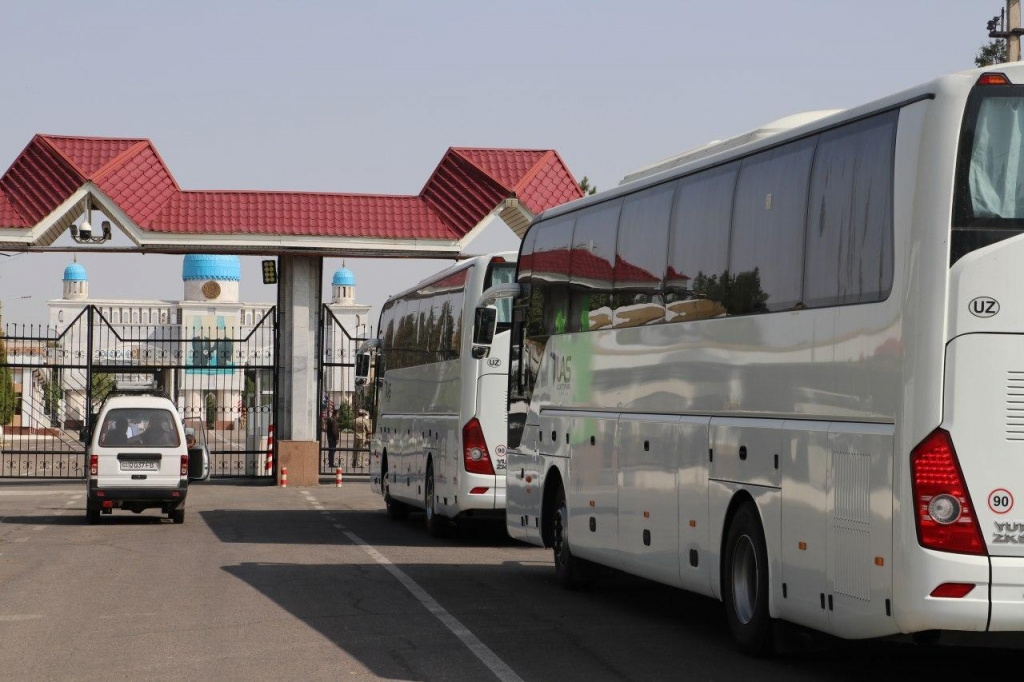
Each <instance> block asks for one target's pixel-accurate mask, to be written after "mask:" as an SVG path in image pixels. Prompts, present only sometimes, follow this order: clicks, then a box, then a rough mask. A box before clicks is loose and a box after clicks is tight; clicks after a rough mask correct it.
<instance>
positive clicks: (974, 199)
mask: <svg viewBox="0 0 1024 682" xmlns="http://www.w3.org/2000/svg"><path fill="white" fill-rule="evenodd" d="M955 186H956V196H955V198H954V204H953V239H952V250H951V257H950V264H953V263H955V262H956V261H957V260H959V259H960V258H962V257H963V256H964V255H966V254H968V253H970V252H971V251H974V250H976V249H979V248H982V247H984V246H988V245H989V244H994V243H996V242H998V241H1002V240H1003V239H1006V238H1008V237H1012V236H1015V235H1018V234H1020V233H1021V231H1024V86H1019V85H984V86H979V87H978V88H976V89H975V90H974V92H972V93H971V96H970V97H969V98H968V100H967V110H966V112H965V115H964V127H963V131H962V133H961V135H960V148H959V152H958V158H957V171H956V185H955Z"/></svg>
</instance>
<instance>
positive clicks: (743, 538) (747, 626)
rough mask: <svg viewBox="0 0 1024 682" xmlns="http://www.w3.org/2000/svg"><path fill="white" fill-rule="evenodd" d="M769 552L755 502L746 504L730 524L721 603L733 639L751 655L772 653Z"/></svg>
mask: <svg viewBox="0 0 1024 682" xmlns="http://www.w3.org/2000/svg"><path fill="white" fill-rule="evenodd" d="M768 585H769V582H768V550H767V547H766V544H765V539H764V530H763V529H762V528H761V521H760V519H759V518H758V514H757V508H756V507H755V506H754V504H753V503H752V502H746V503H744V504H743V505H742V506H741V507H740V508H739V509H738V510H737V511H736V514H735V515H734V516H733V518H732V523H730V524H729V533H728V536H727V537H726V541H725V552H724V557H723V561H722V601H723V603H724V604H725V616H726V620H728V622H729V629H730V630H731V631H732V636H733V639H735V640H736V644H737V646H738V647H739V649H740V651H741V652H743V653H744V654H747V655H748V656H765V655H768V654H770V653H771V651H772V642H773V636H772V633H773V629H772V619H771V616H770V615H769V613H768Z"/></svg>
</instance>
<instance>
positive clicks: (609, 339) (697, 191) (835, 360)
mask: <svg viewBox="0 0 1024 682" xmlns="http://www.w3.org/2000/svg"><path fill="white" fill-rule="evenodd" d="M994 71H995V72H996V73H987V72H983V71H980V70H979V71H970V72H966V73H960V74H956V75H952V76H947V77H943V78H939V79H938V80H935V81H933V82H930V83H928V84H926V85H923V86H921V87H917V88H913V89H911V90H908V91H905V92H902V93H899V94H897V95H894V96H892V97H888V98H885V99H882V100H879V101H877V102H873V103H871V104H868V105H865V106H861V107H857V108H855V109H851V110H848V111H845V112H841V113H837V114H831V115H828V116H826V117H824V118H821V119H819V120H816V121H814V122H812V123H808V124H805V125H801V126H799V127H797V128H794V129H791V130H789V131H786V132H779V133H778V134H775V135H772V136H769V137H767V138H765V139H760V140H755V141H751V142H747V143H745V144H740V145H739V146H735V145H734V144H723V145H721V146H720V147H717V148H716V147H710V148H708V149H706V150H704V151H703V152H698V153H695V154H691V155H690V157H689V159H690V160H689V161H686V162H685V163H683V164H682V165H680V166H678V167H676V168H671V169H670V170H665V171H661V172H658V173H657V174H654V175H650V176H649V177H646V178H642V179H639V180H636V181H633V182H629V183H628V184H625V185H622V186H620V187H618V188H616V189H614V190H612V191H608V192H604V193H601V194H598V195H595V196H592V197H588V198H585V199H582V200H580V201H577V202H575V203H573V204H568V205H566V206H564V207H559V208H555V209H553V210H550V211H548V212H546V213H544V214H543V215H541V216H539V217H538V218H537V219H536V220H535V222H534V223H533V225H532V226H531V227H530V229H529V232H528V233H527V235H526V237H525V239H524V242H523V244H522V248H521V251H520V256H519V266H518V274H517V282H518V285H519V291H518V294H517V297H516V298H515V300H514V311H513V330H512V348H511V357H512V359H513V361H514V362H513V367H512V371H511V372H510V381H509V387H510V388H509V435H508V447H509V461H508V509H507V525H508V531H509V533H510V534H511V535H512V536H514V537H516V538H519V539H521V540H525V541H527V542H531V543H534V544H537V545H544V546H548V547H553V548H554V556H555V564H556V571H557V575H558V577H559V578H560V580H561V581H563V582H565V583H572V582H573V581H575V580H579V579H580V578H581V576H583V575H584V572H585V570H586V569H587V568H588V562H596V563H598V564H604V565H607V566H613V567H616V568H619V569H623V570H625V571H628V572H630V573H633V574H636V575H639V576H645V577H647V578H651V579H653V580H656V581H660V582H663V583H668V584H670V585H677V586H679V587H682V588H685V589H687V590H692V591H694V592H698V593H701V594H705V595H710V596H712V597H716V598H719V599H721V600H722V601H723V602H724V604H725V607H726V611H727V614H728V621H729V623H730V626H731V629H732V632H733V634H734V635H735V637H736V639H737V640H738V642H739V643H740V646H741V648H742V649H743V650H745V651H747V652H752V653H759V652H764V651H765V650H766V649H768V648H769V647H770V642H771V639H770V637H769V632H770V630H771V627H770V626H771V624H772V621H773V620H775V619H778V620H785V621H790V622H793V623H797V624H801V625H804V626H808V627H810V628H814V629H818V630H822V631H827V632H830V633H833V634H835V635H839V636H841V637H847V638H867V637H876V636H884V635H890V634H896V633H927V636H928V637H929V638H930V637H931V636H932V631H936V630H960V631H1000V630H1001V631H1006V630H1017V631H1019V630H1024V296H1022V295H1020V292H1021V291H1024V190H1022V188H1021V183H1022V182H1024V66H1000V67H998V68H996V69H994ZM755 137H757V136H750V137H749V138H748V139H752V138H755ZM730 147H731V148H730ZM722 150H724V151H722ZM668 165H672V164H668ZM520 358H521V361H520ZM1018 501H1019V502H1020V505H1017V502H1018Z"/></svg>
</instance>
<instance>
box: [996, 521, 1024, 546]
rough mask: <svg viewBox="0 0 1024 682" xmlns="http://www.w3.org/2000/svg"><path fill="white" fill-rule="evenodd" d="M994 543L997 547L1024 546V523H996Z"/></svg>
mask: <svg viewBox="0 0 1024 682" xmlns="http://www.w3.org/2000/svg"><path fill="white" fill-rule="evenodd" d="M995 523H996V532H995V533H994V534H993V535H992V542H993V544H996V545H1024V522H1022V521H996V522H995Z"/></svg>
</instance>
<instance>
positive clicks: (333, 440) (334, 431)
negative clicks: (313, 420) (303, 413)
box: [324, 410, 340, 470]
mask: <svg viewBox="0 0 1024 682" xmlns="http://www.w3.org/2000/svg"><path fill="white" fill-rule="evenodd" d="M338 412H339V410H335V411H334V412H331V413H328V415H327V419H325V420H324V421H326V422H327V423H326V424H325V425H324V426H325V428H324V430H325V431H326V432H327V457H328V461H329V462H330V464H331V469H332V470H333V469H334V467H335V466H337V465H336V464H335V463H334V451H335V450H337V449H338V433H339V431H340V428H339V427H338Z"/></svg>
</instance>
